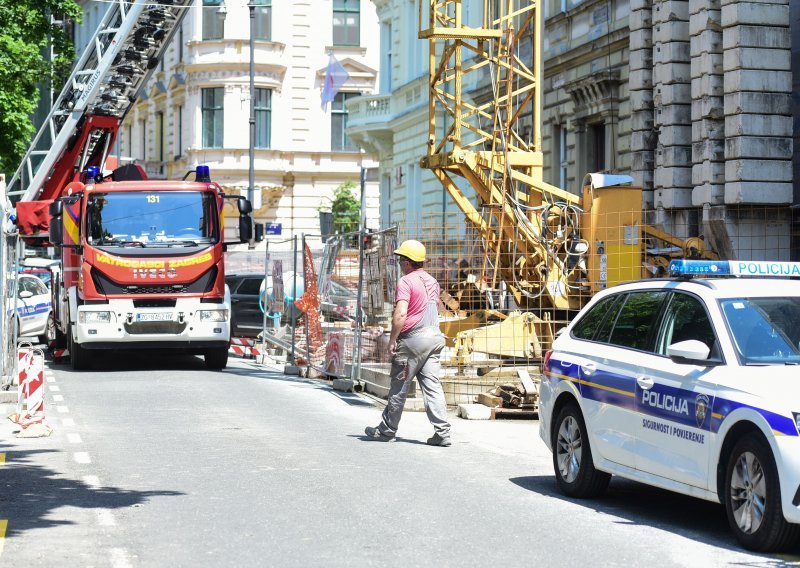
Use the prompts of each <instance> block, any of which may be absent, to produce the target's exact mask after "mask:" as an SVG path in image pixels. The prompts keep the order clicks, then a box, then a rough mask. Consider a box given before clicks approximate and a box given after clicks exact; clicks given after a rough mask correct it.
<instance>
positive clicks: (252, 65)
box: [247, 0, 256, 248]
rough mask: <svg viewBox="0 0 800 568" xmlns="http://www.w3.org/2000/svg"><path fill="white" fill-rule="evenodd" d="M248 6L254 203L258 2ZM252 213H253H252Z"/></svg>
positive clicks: (249, 189)
mask: <svg viewBox="0 0 800 568" xmlns="http://www.w3.org/2000/svg"><path fill="white" fill-rule="evenodd" d="M247 8H248V9H249V10H250V167H249V172H248V186H247V199H248V200H250V203H253V192H254V190H255V185H256V170H255V155H256V72H255V71H256V57H255V47H256V41H255V37H256V33H255V32H256V4H255V0H249V2H248V3H247ZM251 215H252V213H251ZM249 247H250V248H255V231H253V232H252V234H251V236H250V245H249Z"/></svg>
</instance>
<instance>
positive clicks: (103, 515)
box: [95, 509, 117, 527]
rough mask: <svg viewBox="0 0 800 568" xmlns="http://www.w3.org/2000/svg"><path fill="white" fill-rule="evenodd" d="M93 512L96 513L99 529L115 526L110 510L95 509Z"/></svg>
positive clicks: (115, 522)
mask: <svg viewBox="0 0 800 568" xmlns="http://www.w3.org/2000/svg"><path fill="white" fill-rule="evenodd" d="M95 512H96V513H97V522H98V524H99V525H100V526H101V527H113V526H116V524H117V520H116V519H115V518H114V514H113V513H112V512H111V509H97V510H96V511H95Z"/></svg>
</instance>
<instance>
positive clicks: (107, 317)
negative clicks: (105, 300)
mask: <svg viewBox="0 0 800 568" xmlns="http://www.w3.org/2000/svg"><path fill="white" fill-rule="evenodd" d="M78 321H79V322H81V323H109V322H111V312H78Z"/></svg>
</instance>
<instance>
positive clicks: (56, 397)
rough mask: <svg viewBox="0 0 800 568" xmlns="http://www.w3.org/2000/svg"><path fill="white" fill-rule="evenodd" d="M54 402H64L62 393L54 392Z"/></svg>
mask: <svg viewBox="0 0 800 568" xmlns="http://www.w3.org/2000/svg"><path fill="white" fill-rule="evenodd" d="M53 402H64V396H63V395H60V394H54V395H53Z"/></svg>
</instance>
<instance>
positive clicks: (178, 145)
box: [175, 106, 183, 160]
mask: <svg viewBox="0 0 800 568" xmlns="http://www.w3.org/2000/svg"><path fill="white" fill-rule="evenodd" d="M175 121H176V122H177V123H178V127H177V128H176V129H175V159H176V160H177V159H178V158H180V157H181V154H183V107H182V106H179V107H175Z"/></svg>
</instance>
